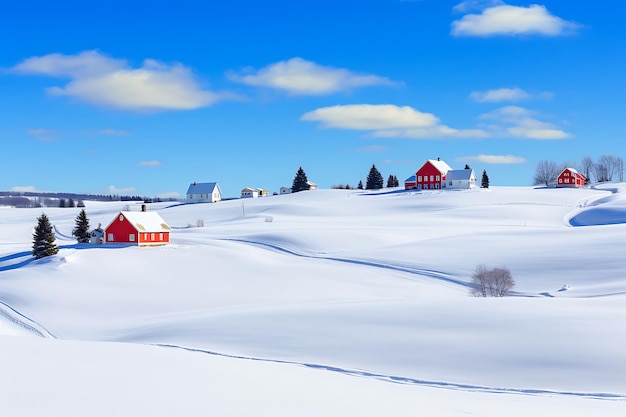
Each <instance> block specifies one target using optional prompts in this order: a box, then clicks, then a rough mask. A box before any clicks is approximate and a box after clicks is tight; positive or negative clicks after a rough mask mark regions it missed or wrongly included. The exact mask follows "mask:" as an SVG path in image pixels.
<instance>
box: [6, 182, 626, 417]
mask: <svg viewBox="0 0 626 417" xmlns="http://www.w3.org/2000/svg"><path fill="white" fill-rule="evenodd" d="M86 203H87V208H86V211H87V214H88V216H89V219H90V222H91V225H92V226H94V227H95V226H97V224H98V223H102V224H103V226H105V225H106V224H108V223H109V222H110V221H111V220H112V219H113V217H114V216H115V215H116V214H117V212H118V211H120V210H122V209H123V208H124V206H126V205H127V203H95V202H86ZM131 209H132V210H139V209H140V207H139V204H137V205H131ZM149 210H156V211H158V212H159V213H160V214H161V216H162V217H163V218H164V219H165V220H166V221H167V222H168V223H169V224H170V225H171V226H173V227H174V230H173V232H172V236H171V240H172V243H171V244H170V245H168V246H163V247H156V248H136V247H123V246H119V245H117V246H116V245H104V246H97V245H77V244H76V243H75V242H74V241H72V240H71V239H67V238H66V236H69V235H71V230H72V228H73V227H74V219H75V218H76V215H77V214H78V211H79V209H69V208H64V209H62V208H46V209H43V211H45V213H46V214H47V215H48V216H49V217H50V219H51V221H52V222H53V224H54V225H55V226H56V228H57V230H58V232H59V233H58V235H57V237H58V240H57V243H58V244H59V246H60V247H61V250H60V252H59V254H58V255H56V256H54V257H51V258H45V259H42V260H37V261H36V260H34V259H33V258H32V256H30V250H31V245H32V230H33V227H34V226H35V224H36V218H37V217H38V216H39V215H40V214H41V212H42V209H10V208H1V209H0V230H1V231H2V233H1V234H0V374H1V377H0V412H1V413H2V415H10V416H33V415H46V416H112V415H115V416H140V415H141V416H144V415H145V416H208V415H214V416H360V417H362V416H406V415H426V416H466V415H477V416H504V415H507V416H528V415H537V416H544V415H545V416H557V415H558V416H624V415H626V325H625V323H626V276H625V271H626V256H624V253H623V251H624V248H625V247H626V245H625V243H626V184H607V185H604V186H602V187H596V188H594V189H589V188H586V189H541V188H538V189H534V188H531V187H493V188H491V189H488V190H484V189H475V190H471V191H426V192H404V191H397V192H382V193H378V194H375V193H371V194H368V193H364V192H362V191H354V190H316V191H308V192H301V193H297V194H293V195H284V196H272V197H267V198H260V199H254V200H252V199H249V200H231V201H225V202H221V203H217V204H197V205H178V206H171V203H170V204H164V203H159V204H151V205H149ZM199 220H202V222H203V223H204V227H190V228H189V227H186V226H188V225H194V226H195V225H197V224H199V223H201V222H199ZM479 264H485V265H487V266H488V267H496V266H505V267H508V268H509V269H510V270H511V272H512V273H513V277H514V278H515V280H516V282H517V285H516V287H515V288H514V291H513V293H511V294H510V296H507V297H504V298H498V299H496V298H487V299H485V298H475V297H471V296H469V291H468V284H469V282H470V281H471V275H472V273H473V272H474V270H475V268H476V266H477V265H479Z"/></svg>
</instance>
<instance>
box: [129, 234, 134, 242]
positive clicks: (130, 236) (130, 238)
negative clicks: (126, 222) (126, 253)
mask: <svg viewBox="0 0 626 417" xmlns="http://www.w3.org/2000/svg"><path fill="white" fill-rule="evenodd" d="M128 240H129V241H130V242H134V241H135V234H134V233H131V234H130V235H128Z"/></svg>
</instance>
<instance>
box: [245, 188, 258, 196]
mask: <svg viewBox="0 0 626 417" xmlns="http://www.w3.org/2000/svg"><path fill="white" fill-rule="evenodd" d="M258 196H259V189H258V188H252V187H246V188H244V189H242V190H241V198H257V197H258Z"/></svg>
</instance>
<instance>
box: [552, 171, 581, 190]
mask: <svg viewBox="0 0 626 417" xmlns="http://www.w3.org/2000/svg"><path fill="white" fill-rule="evenodd" d="M586 180H587V177H586V176H584V175H583V174H581V173H579V172H578V171H576V170H575V169H574V168H565V169H564V170H563V171H561V173H560V174H559V176H558V177H557V181H556V186H557V187H572V188H576V187H582V186H584V185H585V181H586Z"/></svg>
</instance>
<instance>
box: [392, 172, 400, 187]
mask: <svg viewBox="0 0 626 417" xmlns="http://www.w3.org/2000/svg"><path fill="white" fill-rule="evenodd" d="M393 186H394V187H399V186H400V181H398V177H396V176H395V175H394V176H393Z"/></svg>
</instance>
